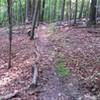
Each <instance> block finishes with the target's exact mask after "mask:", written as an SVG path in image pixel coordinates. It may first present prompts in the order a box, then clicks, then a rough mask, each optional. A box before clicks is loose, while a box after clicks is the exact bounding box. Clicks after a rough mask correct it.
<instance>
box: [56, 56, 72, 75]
mask: <svg viewBox="0 0 100 100" xmlns="http://www.w3.org/2000/svg"><path fill="white" fill-rule="evenodd" d="M56 72H57V75H58V76H59V77H66V76H68V75H69V73H70V71H69V69H68V68H66V67H65V61H64V58H63V57H60V58H58V59H57V61H56Z"/></svg>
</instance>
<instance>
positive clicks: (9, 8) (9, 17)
mask: <svg viewBox="0 0 100 100" xmlns="http://www.w3.org/2000/svg"><path fill="white" fill-rule="evenodd" d="M7 3H8V19H9V62H8V68H11V47H12V0H7Z"/></svg>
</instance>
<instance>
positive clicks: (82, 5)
mask: <svg viewBox="0 0 100 100" xmlns="http://www.w3.org/2000/svg"><path fill="white" fill-rule="evenodd" d="M84 2H85V0H82V3H81V10H80V14H79V19H81V18H82V13H83V8H84Z"/></svg>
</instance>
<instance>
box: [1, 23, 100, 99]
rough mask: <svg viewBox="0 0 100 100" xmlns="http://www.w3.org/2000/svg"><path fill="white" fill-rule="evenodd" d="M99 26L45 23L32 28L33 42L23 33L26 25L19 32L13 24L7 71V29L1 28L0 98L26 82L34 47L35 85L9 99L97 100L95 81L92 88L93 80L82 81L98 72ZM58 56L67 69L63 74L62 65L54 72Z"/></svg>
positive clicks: (25, 84) (25, 32)
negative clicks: (34, 35) (83, 26)
mask: <svg viewBox="0 0 100 100" xmlns="http://www.w3.org/2000/svg"><path fill="white" fill-rule="evenodd" d="M99 29H100V28H98V29H96V28H95V29H93V28H92V29H89V28H75V27H57V26H55V25H54V24H51V25H47V24H45V25H40V26H39V28H37V29H36V34H37V36H36V39H35V42H34V41H32V40H30V39H29V36H28V35H27V32H28V30H30V26H26V28H25V29H24V30H23V32H22V29H21V28H20V29H19V27H18V28H17V27H16V28H14V34H13V41H12V68H10V69H9V70H8V69H7V66H8V65H7V63H8V57H9V56H8V50H9V42H8V35H7V29H6V28H1V29H0V44H1V46H0V52H1V54H0V98H1V97H2V96H7V94H11V93H14V92H16V91H20V90H22V89H23V88H25V87H27V86H28V85H30V83H31V81H32V74H31V72H32V71H31V69H32V65H34V63H35V60H36V58H35V57H36V56H35V52H36V48H35V47H37V48H38V50H39V53H40V55H41V56H40V58H39V62H38V65H37V67H38V68H39V77H38V83H37V84H38V85H37V88H36V89H30V90H27V91H22V92H20V93H18V95H16V96H14V97H13V98H11V99H9V100H99V99H97V98H96V96H97V95H98V94H99V93H100V91H99V90H100V88H98V87H100V86H98V85H99V84H97V85H96V86H98V87H97V88H94V87H95V85H94V84H95V83H94V84H92V83H93V81H89V82H91V83H89V82H87V80H85V79H88V78H89V77H91V76H93V75H94V73H96V72H99V71H100V33H98V32H97V31H98V30H99ZM91 30H92V31H91ZM95 31H96V32H95ZM34 43H35V45H34ZM62 57H63V58H64V67H66V69H65V70H67V72H68V73H67V75H64V76H63V77H61V76H59V74H62V73H63V74H64V71H63V68H61V69H60V71H58V73H57V70H58V69H59V68H57V65H56V61H57V60H58V59H59V58H60V59H61V61H62V59H63V58H62ZM58 67H59V65H58ZM60 72H61V73H60ZM89 79H91V78H89ZM85 81H86V82H85ZM99 81H100V80H99ZM96 82H97V81H96ZM87 83H89V85H88V84H87ZM94 89H95V90H94ZM92 90H93V91H92ZM0 100H1V99H0ZM7 100H8V99H7Z"/></svg>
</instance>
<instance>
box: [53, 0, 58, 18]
mask: <svg viewBox="0 0 100 100" xmlns="http://www.w3.org/2000/svg"><path fill="white" fill-rule="evenodd" d="M56 6H57V0H54V8H53V20H55V19H56V8H57V7H56Z"/></svg>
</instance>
